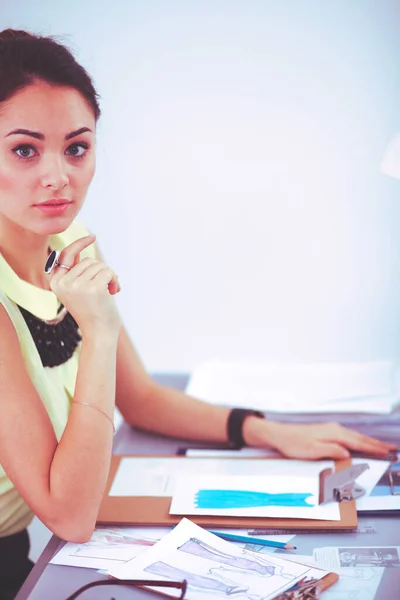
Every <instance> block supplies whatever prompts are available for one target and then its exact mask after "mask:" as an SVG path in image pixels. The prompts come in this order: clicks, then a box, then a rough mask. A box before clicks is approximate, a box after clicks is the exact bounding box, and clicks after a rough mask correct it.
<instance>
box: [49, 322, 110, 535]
mask: <svg viewBox="0 0 400 600" xmlns="http://www.w3.org/2000/svg"><path fill="white" fill-rule="evenodd" d="M117 341H118V340H117V336H115V334H112V335H109V334H99V335H98V336H96V337H94V338H92V339H86V340H85V339H83V341H82V348H81V355H80V362H79V370H78V377H77V382H76V388H75V394H74V402H73V404H72V406H71V411H70V415H69V419H68V424H67V426H66V428H65V431H64V434H63V436H62V438H61V440H60V442H59V444H58V446H57V448H56V451H55V453H54V458H53V461H52V463H51V468H50V477H49V496H50V498H51V504H52V505H53V506H54V508H57V515H59V516H60V517H61V522H60V523H59V524H55V530H56V531H57V529H58V530H60V529H61V531H59V534H60V535H61V534H62V531H63V529H62V528H63V525H62V520H63V519H62V517H63V515H66V516H67V517H68V518H67V521H66V523H68V537H69V538H70V539H75V540H79V538H81V539H85V538H87V537H88V535H89V536H90V535H91V532H92V530H93V527H94V524H95V521H96V517H97V512H98V508H99V505H100V502H101V499H102V496H103V493H104V489H105V486H106V482H107V476H108V472H109V466H110V458H111V451H112V441H113V426H112V423H111V422H110V421H109V419H107V418H106V416H105V415H104V414H102V413H101V412H100V411H103V412H104V413H105V414H106V415H108V416H109V417H110V419H111V420H112V419H113V413H114V402H115V373H116V349H117ZM82 402H88V403H90V404H91V405H93V407H97V408H98V409H100V410H96V408H92V407H90V406H87V405H80V404H79V403H82ZM52 512H53V511H52ZM56 520H58V517H56ZM75 526H76V527H77V528H78V530H77V531H76V532H72V531H71V530H73V529H74V527H75ZM62 537H64V538H65V537H66V535H65V534H64V535H63V536H62Z"/></svg>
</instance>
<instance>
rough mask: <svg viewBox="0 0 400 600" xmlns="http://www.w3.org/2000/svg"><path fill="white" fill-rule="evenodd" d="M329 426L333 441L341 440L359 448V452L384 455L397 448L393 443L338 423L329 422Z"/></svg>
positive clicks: (353, 447)
mask: <svg viewBox="0 0 400 600" xmlns="http://www.w3.org/2000/svg"><path fill="white" fill-rule="evenodd" d="M329 427H330V428H331V429H332V430H333V435H332V437H330V440H331V441H334V442H339V443H340V444H341V445H343V446H346V448H349V449H350V450H357V451H359V452H365V453H371V454H377V455H384V454H387V453H388V452H389V451H390V450H393V449H395V448H396V446H393V444H388V443H386V442H382V441H381V440H377V439H376V438H372V437H369V436H367V435H363V434H361V433H358V432H357V431H353V430H351V429H347V427H342V426H340V425H338V424H329Z"/></svg>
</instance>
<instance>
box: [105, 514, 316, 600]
mask: <svg viewBox="0 0 400 600" xmlns="http://www.w3.org/2000/svg"><path fill="white" fill-rule="evenodd" d="M325 574H326V572H324V571H321V570H318V569H314V568H313V567H309V566H306V565H302V564H298V563H295V562H291V561H288V560H285V559H283V558H281V556H277V555H276V554H268V555H265V554H264V555H262V556H261V555H260V554H259V553H256V552H251V551H248V550H245V549H241V548H238V547H237V546H235V545H234V544H231V543H229V542H226V541H225V540H221V539H220V538H218V537H217V536H215V535H213V534H211V533H209V532H208V531H206V530H204V529H202V528H201V527H198V526H197V525H195V524H194V523H192V522H190V521H188V520H187V519H183V520H182V521H181V522H180V523H179V525H177V526H176V527H175V528H174V529H173V530H172V531H171V533H169V534H168V535H167V536H165V537H164V538H163V539H162V540H161V541H160V542H158V543H157V544H156V545H155V546H153V547H152V548H149V550H148V551H147V552H145V553H144V554H142V555H141V556H138V557H137V558H135V559H133V560H131V561H129V562H127V563H124V564H123V565H121V566H119V567H116V568H114V569H112V570H111V571H110V575H111V576H113V577H117V578H118V579H134V578H141V579H143V578H146V579H165V580H177V581H182V580H183V579H186V580H187V582H188V590H187V593H186V598H187V599H188V600H204V599H205V598H224V597H226V596H227V595H232V596H233V595H235V596H239V595H240V597H241V598H243V599H244V600H268V599H271V598H274V596H276V595H277V594H278V593H281V592H283V591H285V590H286V589H288V588H290V587H292V586H293V585H294V584H295V583H296V582H297V581H299V580H300V579H302V578H303V577H313V578H315V579H319V578H321V577H323V576H324V575H325ZM155 591H159V592H161V593H164V594H168V595H171V596H174V597H177V596H179V594H180V591H178V590H174V589H172V588H171V589H168V588H155Z"/></svg>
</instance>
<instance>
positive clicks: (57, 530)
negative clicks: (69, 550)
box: [51, 522, 94, 544]
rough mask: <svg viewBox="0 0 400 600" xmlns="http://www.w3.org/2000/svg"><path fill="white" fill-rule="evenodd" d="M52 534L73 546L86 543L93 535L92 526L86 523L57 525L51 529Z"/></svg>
mask: <svg viewBox="0 0 400 600" xmlns="http://www.w3.org/2000/svg"><path fill="white" fill-rule="evenodd" d="M51 530H52V532H53V533H54V534H55V535H56V536H57V537H59V538H61V539H62V540H64V541H65V542H72V543H73V544H83V543H85V542H88V541H89V540H90V538H91V537H92V535H93V531H94V524H93V525H91V524H86V523H68V522H66V523H63V524H61V523H58V524H57V526H56V527H52V528H51Z"/></svg>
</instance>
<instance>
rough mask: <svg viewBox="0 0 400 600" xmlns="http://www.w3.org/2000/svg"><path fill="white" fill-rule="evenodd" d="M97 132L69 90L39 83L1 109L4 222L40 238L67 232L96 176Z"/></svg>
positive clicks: (83, 105) (0, 168)
mask: <svg viewBox="0 0 400 600" xmlns="http://www.w3.org/2000/svg"><path fill="white" fill-rule="evenodd" d="M95 127H96V122H95V118H94V114H93V110H92V109H91V107H90V105H89V104H88V103H87V101H86V100H85V99H84V97H83V96H82V95H81V94H80V93H79V92H78V91H77V90H75V89H74V88H70V87H62V86H52V85H49V84H48V83H45V82H43V81H37V82H35V83H34V84H32V85H30V86H28V87H26V88H24V89H23V90H21V91H19V92H17V93H16V94H14V95H13V96H12V97H11V98H10V99H9V100H7V101H6V102H4V103H3V104H1V105H0V221H3V222H4V221H8V222H11V223H13V224H15V225H17V226H19V227H22V228H23V229H26V230H28V231H30V232H32V233H36V234H39V235H50V234H54V233H60V232H61V231H64V230H65V229H67V227H68V226H69V225H70V223H71V222H72V221H73V219H74V218H75V216H76V215H77V213H78V212H79V210H80V208H81V206H82V204H83V202H84V199H85V195H86V192H87V189H88V187H89V184H90V182H91V180H92V178H93V175H94V170H95ZM11 223H10V224H11Z"/></svg>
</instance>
